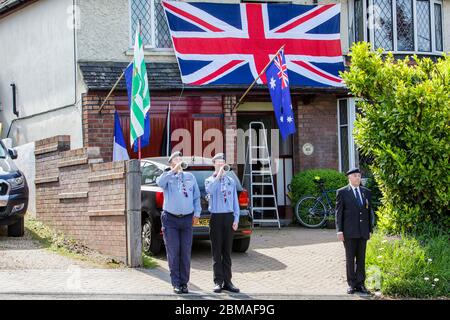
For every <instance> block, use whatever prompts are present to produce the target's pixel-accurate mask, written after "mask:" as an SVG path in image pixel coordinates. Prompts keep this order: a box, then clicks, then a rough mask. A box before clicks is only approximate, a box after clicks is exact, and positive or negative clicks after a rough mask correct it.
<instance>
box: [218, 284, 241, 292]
mask: <svg viewBox="0 0 450 320" xmlns="http://www.w3.org/2000/svg"><path fill="white" fill-rule="evenodd" d="M222 289H223V290H227V291H230V292H234V293H238V292H239V289H238V288H236V287H235V286H234V285H233V284H232V283H231V282H230V283H226V284H224V285H223V287H222Z"/></svg>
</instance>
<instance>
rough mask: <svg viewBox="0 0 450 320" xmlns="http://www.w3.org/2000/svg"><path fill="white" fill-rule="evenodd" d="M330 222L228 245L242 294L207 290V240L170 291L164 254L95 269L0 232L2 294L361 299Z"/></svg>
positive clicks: (209, 275) (199, 244) (260, 231)
mask: <svg viewBox="0 0 450 320" xmlns="http://www.w3.org/2000/svg"><path fill="white" fill-rule="evenodd" d="M335 237H336V234H335V231H334V230H308V229H303V228H297V227H290V228H284V229H281V230H278V229H257V230H255V232H254V234H253V238H252V242H251V246H250V249H249V251H248V252H247V253H244V254H242V253H241V254H238V253H233V282H234V283H235V285H236V286H238V287H240V288H241V291H242V293H241V294H235V295H231V294H228V293H221V294H214V293H212V291H211V289H212V267H211V255H210V250H211V249H210V243H209V242H208V241H201V242H196V243H195V244H194V247H193V252H192V269H191V283H190V289H191V294H189V295H183V296H175V295H173V294H172V291H171V289H172V288H171V285H170V278H169V274H168V267H167V261H166V259H165V257H164V255H162V256H159V257H157V258H156V259H157V261H158V264H159V266H158V267H157V268H154V269H150V270H146V269H128V268H121V269H99V268H93V267H91V266H90V265H89V264H87V263H82V262H79V261H76V260H72V259H70V258H67V257H61V256H58V255H56V254H54V253H52V252H49V251H47V250H45V249H42V248H40V247H39V245H38V244H37V243H36V242H34V241H32V240H30V239H29V238H24V239H11V238H5V237H3V238H2V237H0V283H1V285H0V299H8V298H11V299H16V298H19V299H20V298H23V297H24V296H25V297H27V298H37V299H40V298H42V299H43V298H77V299H84V298H99V299H102V298H120V299H128V298H133V299H134V298H138V299H182V298H188V299H214V298H219V299H251V298H259V299H273V298H275V299H358V298H360V297H359V296H356V295H355V296H349V295H347V294H346V293H345V291H346V283H345V264H344V249H343V246H342V244H341V243H339V242H337V241H336V240H335V239H336V238H335Z"/></svg>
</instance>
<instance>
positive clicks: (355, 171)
mask: <svg viewBox="0 0 450 320" xmlns="http://www.w3.org/2000/svg"><path fill="white" fill-rule="evenodd" d="M352 173H361V170H359V168H352V169H350V170H348V171H347V173H346V174H345V175H346V176H348V175H349V174H352Z"/></svg>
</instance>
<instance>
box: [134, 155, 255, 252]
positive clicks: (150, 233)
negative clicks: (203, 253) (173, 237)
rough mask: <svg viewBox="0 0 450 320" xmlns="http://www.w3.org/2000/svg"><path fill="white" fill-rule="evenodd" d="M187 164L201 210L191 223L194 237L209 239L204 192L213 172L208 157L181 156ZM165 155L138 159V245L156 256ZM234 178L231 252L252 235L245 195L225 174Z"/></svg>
mask: <svg viewBox="0 0 450 320" xmlns="http://www.w3.org/2000/svg"><path fill="white" fill-rule="evenodd" d="M183 161H185V162H187V163H188V165H189V167H188V168H187V169H186V170H185V171H188V172H191V173H192V174H193V175H194V176H195V178H196V179H197V183H198V186H199V189H200V193H201V206H202V213H201V216H200V222H199V225H195V226H194V231H193V233H194V235H193V236H194V240H209V219H210V213H209V211H208V200H207V198H206V195H207V194H206V191H205V179H206V178H207V177H209V176H210V175H211V174H213V172H214V166H213V164H212V161H211V159H210V158H202V157H183ZM168 167H169V165H168V157H157V158H145V159H143V160H142V161H141V171H142V183H141V200H142V247H143V250H144V251H145V252H147V253H150V254H153V255H156V254H158V253H159V252H160V251H161V248H162V246H163V237H162V231H161V212H162V206H163V202H164V194H163V190H162V189H161V188H160V187H158V186H157V184H156V178H158V177H159V176H160V175H161V174H162V173H163V172H164V170H165V169H166V168H168ZM227 174H228V175H229V176H230V177H232V178H233V179H234V180H235V181H236V186H237V192H238V197H239V205H240V218H239V227H238V230H236V231H235V232H234V238H233V251H235V252H245V251H247V249H248V247H249V245H250V237H251V234H252V217H251V215H250V211H249V209H248V206H249V195H248V192H247V190H245V189H244V188H242V185H241V183H240V181H239V179H238V177H237V176H236V174H235V173H234V172H233V171H229V172H228V173H227Z"/></svg>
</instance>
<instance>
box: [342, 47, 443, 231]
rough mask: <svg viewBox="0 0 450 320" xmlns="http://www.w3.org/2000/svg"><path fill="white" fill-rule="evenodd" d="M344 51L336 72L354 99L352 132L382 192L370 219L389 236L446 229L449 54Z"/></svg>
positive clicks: (365, 48) (368, 49)
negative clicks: (346, 66) (345, 64)
mask: <svg viewBox="0 0 450 320" xmlns="http://www.w3.org/2000/svg"><path fill="white" fill-rule="evenodd" d="M350 55H351V59H352V63H351V67H350V70H349V71H347V72H344V73H342V77H343V78H344V80H345V83H346V85H347V87H348V88H349V89H350V91H351V92H352V94H354V95H355V96H356V97H358V98H360V100H359V102H358V107H359V109H360V111H361V115H358V116H357V121H356V122H355V132H354V135H355V140H356V143H357V144H358V147H359V150H360V152H361V153H362V154H363V155H364V156H367V157H370V158H371V159H373V164H372V165H371V166H370V169H371V171H372V172H373V174H374V176H375V179H376V181H377V183H378V185H379V187H380V190H381V192H382V195H383V199H382V202H381V208H380V210H379V211H378V217H379V218H380V219H379V224H378V225H379V226H380V227H381V228H383V229H384V230H386V231H388V232H390V233H394V234H401V233H409V234H411V233H420V230H422V229H423V228H424V227H425V228H426V226H427V225H429V224H432V225H435V226H438V227H439V228H441V229H444V230H450V215H449V214H448V208H449V205H450V165H449V154H450V56H449V55H444V56H443V57H442V58H440V59H438V61H437V62H433V61H432V60H431V59H429V58H423V59H419V58H417V57H414V61H413V63H411V61H410V59H409V58H408V57H407V58H406V59H404V60H394V58H393V55H392V54H387V55H384V54H383V53H382V51H381V50H378V51H372V50H371V48H370V44H368V43H358V44H356V45H354V46H353V47H352V50H351V54H350Z"/></svg>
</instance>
